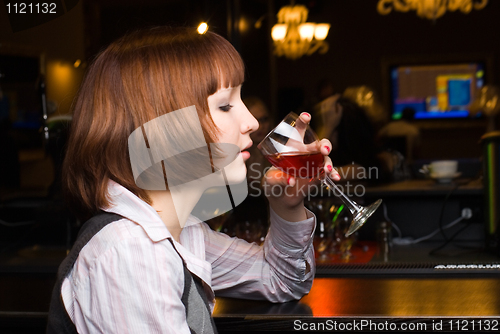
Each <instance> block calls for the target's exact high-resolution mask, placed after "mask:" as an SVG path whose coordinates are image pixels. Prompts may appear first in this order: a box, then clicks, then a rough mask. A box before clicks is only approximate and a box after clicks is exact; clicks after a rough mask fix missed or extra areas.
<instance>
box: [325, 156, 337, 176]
mask: <svg viewBox="0 0 500 334" xmlns="http://www.w3.org/2000/svg"><path fill="white" fill-rule="evenodd" d="M324 168H325V173H326V175H328V176H329V177H330V178H331V179H333V180H335V181H340V174H339V173H338V172H337V170H336V169H335V168H334V167H333V163H332V159H330V158H329V157H325V167H324Z"/></svg>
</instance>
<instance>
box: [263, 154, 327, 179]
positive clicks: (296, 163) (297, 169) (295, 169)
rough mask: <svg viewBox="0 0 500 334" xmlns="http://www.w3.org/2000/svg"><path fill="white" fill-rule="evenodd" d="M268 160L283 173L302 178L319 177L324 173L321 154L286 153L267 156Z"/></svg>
mask: <svg viewBox="0 0 500 334" xmlns="http://www.w3.org/2000/svg"><path fill="white" fill-rule="evenodd" d="M266 158H267V160H269V162H270V163H271V164H272V165H273V166H274V167H276V168H279V169H280V170H282V171H283V172H285V173H287V174H290V175H293V176H297V177H302V178H312V177H317V176H319V175H320V174H321V173H322V172H323V165H324V157H323V155H322V154H321V153H320V152H286V153H276V154H272V155H266Z"/></svg>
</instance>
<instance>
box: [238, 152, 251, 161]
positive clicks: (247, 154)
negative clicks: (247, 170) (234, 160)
mask: <svg viewBox="0 0 500 334" xmlns="http://www.w3.org/2000/svg"><path fill="white" fill-rule="evenodd" d="M240 154H241V156H242V157H243V160H248V158H250V152H248V151H241V152H240Z"/></svg>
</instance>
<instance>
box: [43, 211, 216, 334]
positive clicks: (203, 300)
mask: <svg viewBox="0 0 500 334" xmlns="http://www.w3.org/2000/svg"><path fill="white" fill-rule="evenodd" d="M121 218H123V217H122V216H120V215H117V214H114V213H108V212H102V213H100V214H98V215H96V216H94V217H93V218H91V219H90V220H88V221H87V222H86V223H85V224H84V225H83V226H82V228H81V229H80V232H79V233H78V237H77V239H76V242H75V244H74V245H73V247H72V248H71V251H70V252H69V254H68V255H67V256H66V258H65V259H64V260H63V262H62V263H61V265H60V266H59V270H58V271H57V281H56V285H55V287H54V290H53V291H52V299H51V302H50V309H49V318H48V324H47V334H65V333H77V331H76V327H75V324H73V322H72V321H71V318H70V317H69V315H68V313H67V312H66V308H65V307H64V303H63V300H62V296H61V287H62V283H63V281H64V279H65V278H66V277H67V276H68V275H69V273H70V271H71V269H72V268H73V265H74V264H75V262H76V259H77V258H78V255H79V254H80V251H81V249H82V248H83V247H84V246H85V245H86V244H87V243H88V242H89V241H90V239H92V237H93V236H94V235H95V234H96V233H98V232H99V231H100V230H101V229H102V228H103V227H105V226H106V225H108V224H110V223H112V222H114V221H117V220H119V219H121ZM169 240H170V239H169ZM171 243H172V247H174V244H173V242H172V241H171ZM174 249H175V247H174ZM175 251H176V252H177V249H175ZM179 256H180V255H179ZM182 262H183V264H184V266H183V267H184V291H183V294H182V298H181V300H182V303H183V304H184V306H185V309H186V319H187V323H188V326H189V329H190V330H191V333H195V334H202V333H203V334H205V333H206V334H212V333H214V334H216V333H217V329H216V328H215V323H214V321H213V318H212V317H211V314H210V307H209V305H208V299H207V295H206V294H205V292H204V290H203V285H202V284H203V283H202V281H201V279H199V278H198V277H196V276H194V275H192V274H191V272H190V271H189V270H188V269H187V267H186V263H185V262H184V259H183V260H182ZM165 321H168V320H167V319H165Z"/></svg>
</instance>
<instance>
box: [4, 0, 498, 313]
mask: <svg viewBox="0 0 500 334" xmlns="http://www.w3.org/2000/svg"><path fill="white" fill-rule="evenodd" d="M54 3H55V4H57V6H58V7H57V8H60V9H62V10H63V11H62V12H59V13H61V15H57V16H55V18H53V19H51V20H49V19H47V17H45V16H40V15H39V16H38V17H37V18H36V20H41V21H36V20H35V19H34V20H35V21H29V20H30V19H29V17H28V18H21V19H20V18H19V16H16V17H14V16H12V15H8V13H9V11H13V10H14V7H8V1H7V0H5V1H4V3H3V4H2V7H1V8H0V219H1V221H2V225H1V226H0V260H1V262H0V263H1V264H2V266H1V268H2V272H3V273H9V272H16V273H19V272H25V273H27V272H29V273H33V272H37V273H38V274H40V275H42V276H43V273H46V274H47V277H46V279H47V280H46V282H48V283H40V284H46V285H47V286H50V284H51V283H50V282H51V279H52V277H53V274H54V273H55V270H56V268H57V266H58V264H59V262H60V260H61V257H62V256H64V254H65V252H66V249H68V248H69V247H70V246H71V243H72V241H73V240H74V236H75V234H76V231H77V230H78V227H79V222H75V220H74V219H73V218H72V215H71V213H69V212H68V211H67V210H66V208H65V205H64V201H63V198H61V195H60V192H59V186H58V178H59V177H60V166H61V162H62V159H63V157H64V145H65V140H66V137H67V133H68V129H69V125H70V124H71V112H70V110H71V104H72V102H73V98H74V96H75V94H76V92H77V91H78V88H79V85H80V83H81V80H82V78H83V76H84V73H85V69H86V67H87V66H88V65H89V64H90V63H91V62H92V59H93V58H94V57H95V56H96V54H97V53H98V52H99V51H100V50H102V49H103V48H104V47H106V46H107V45H108V44H109V43H110V42H112V41H113V40H115V39H116V38H118V37H120V36H121V35H123V34H124V33H126V32H128V31H131V30H134V29H137V28H142V27H148V26H156V25H174V26H191V27H193V29H196V28H197V27H198V26H199V25H200V24H201V23H202V22H205V23H206V24H207V25H208V30H210V31H213V32H216V33H218V34H220V35H222V36H224V37H226V38H227V39H228V40H229V41H230V42H231V43H232V44H233V45H234V46H235V48H236V49H237V50H238V51H239V52H240V54H241V56H242V58H243V60H244V62H245V65H246V80H245V84H244V85H243V89H242V94H243V98H245V99H246V98H258V99H259V100H260V102H261V103H262V104H263V105H264V106H265V109H266V110H267V112H266V115H267V116H266V119H265V120H264V121H265V122H269V123H270V124H276V122H277V121H278V120H280V119H281V118H282V117H283V116H284V115H286V114H287V113H288V112H290V111H296V112H301V111H309V112H311V113H313V114H317V115H315V116H317V118H316V119H317V121H316V122H317V123H316V124H315V127H317V129H318V130H319V129H320V127H321V124H322V122H320V121H319V120H320V119H321V118H320V116H321V111H318V103H319V102H321V101H324V100H325V99H326V98H328V97H331V96H335V95H336V94H341V95H342V97H343V98H346V99H349V100H350V101H353V102H354V103H355V104H356V105H357V106H358V107H361V108H362V110H363V111H362V113H364V115H365V116H363V117H364V119H367V120H368V121H369V125H368V128H369V131H371V132H370V133H373V135H372V136H370V137H368V139H366V140H365V142H364V144H366V145H364V144H363V143H361V146H367V145H368V146H370V145H373V146H377V149H378V150H380V151H388V152H390V156H389V159H390V160H391V161H392V162H393V163H392V165H391V167H390V168H389V169H388V173H387V177H386V178H385V179H383V180H380V181H381V182H375V183H376V184H373V182H367V184H368V185H367V187H368V188H367V189H368V190H367V191H366V193H365V195H364V196H359V197H360V198H358V200H360V201H361V202H362V203H364V202H370V201H372V200H375V199H376V198H378V197H383V199H384V201H385V203H386V206H385V207H384V208H383V209H381V210H380V212H379V217H378V218H377V217H376V218H374V219H375V220H377V222H386V223H387V222H388V221H390V220H391V219H389V218H392V220H393V221H395V222H396V221H397V222H398V223H399V224H400V226H399V228H398V229H399V236H400V237H401V236H405V235H411V236H413V237H414V238H415V239H416V238H418V237H419V236H421V235H426V234H427V233H428V232H430V231H433V230H434V229H436V228H437V227H438V226H440V227H442V226H443V224H444V222H449V221H452V220H453V219H455V218H457V217H460V216H461V215H462V213H463V209H464V208H465V209H470V210H471V212H472V213H473V218H472V220H474V222H475V225H474V226H467V228H469V230H468V231H469V233H465V236H464V234H462V237H463V238H464V239H465V240H469V239H471V240H474V241H480V242H483V241H484V240H485V238H486V239H488V233H490V234H492V235H496V236H495V237H493V236H492V237H491V238H494V239H495V238H496V239H495V240H494V241H493V243H494V245H493V246H492V247H493V248H495V249H496V247H497V241H496V240H497V239H498V232H496V228H491V224H493V225H495V224H497V223H496V221H497V220H496V219H497V218H495V217H497V216H495V217H493V218H492V217H490V216H487V215H486V214H485V213H484V211H485V209H486V210H488V206H487V203H486V202H488V200H489V199H491V198H490V197H487V195H485V193H486V192H484V189H486V188H487V186H485V185H484V183H483V180H484V179H483V178H481V175H482V168H484V166H485V161H484V160H485V153H484V152H485V151H484V150H485V141H482V142H481V137H482V136H484V135H485V134H486V133H489V134H492V133H493V136H492V137H490V139H489V140H490V141H488V143H493V146H492V147H493V148H492V150H493V151H491V152H497V151H495V150H497V149H498V134H497V135H496V136H495V133H494V132H492V131H495V130H497V129H498V126H499V124H498V122H499V121H498V117H497V116H496V113H497V112H498V108H499V107H498V105H499V103H500V102H497V101H498V90H497V88H496V85H498V84H499V82H500V70H499V69H498V68H499V64H500V43H498V40H500V20H498V16H499V14H500V1H497V0H490V1H485V0H477V1H473V0H471V1H464V7H457V8H452V5H450V7H449V8H446V9H448V10H447V11H446V12H445V13H444V12H442V8H430V7H429V8H428V7H425V6H428V5H429V4H430V3H433V2H432V1H430V2H429V1H427V2H426V1H422V6H424V7H420V11H417V10H414V9H412V8H409V7H408V6H409V5H408V3H410V2H409V1H402V0H302V1H299V0H297V1H291V2H290V1H286V0H269V1H266V0H245V1H243V0H221V1H216V0H142V1H135V0H119V1H118V0H80V1H69V0H68V1H64V0H63V1H56V2H54ZM415 3H417V2H415ZM424 3H426V4H427V5H425V4H424ZM436 3H438V2H436ZM444 3H447V2H446V1H445V2H444ZM450 3H456V4H458V3H459V2H451V1H450ZM468 5H469V6H472V8H467V6H468ZM287 6H288V7H287ZM292 6H295V7H294V8H292ZM469 9H470V10H469ZM44 20H45V21H44ZM306 22H307V23H315V24H323V25H321V26H320V25H316V26H312V28H311V26H309V27H308V28H307V26H303V27H304V29H305V30H303V31H300V33H299V24H301V23H306ZM277 24H279V25H278V26H276V27H275V25H277ZM280 29H281V30H280ZM284 29H286V30H284ZM307 29H309V31H308V30H307ZM311 29H312V30H311ZM315 29H316V30H315ZM315 32H316V35H315ZM344 103H345V104H344ZM341 105H342V106H343V108H344V113H346V110H348V108H349V104H348V103H347V102H342V103H341ZM322 120H324V118H323V119H322ZM402 121H404V122H405V123H404V124H405V125H402V124H403V123H395V122H402ZM360 124H362V121H359V119H357V120H356V123H355V125H354V127H355V128H358V129H359V128H360V126H361V125H360ZM392 124H396V125H395V128H396V129H401V128H402V127H403V126H404V127H405V129H408V130H406V131H407V132H403V133H402V134H401V133H398V131H395V130H394V126H393V128H392V129H390V130H388V126H389V127H390V125H392ZM347 129H348V128H347ZM327 130H328V129H327ZM330 130H332V129H330ZM339 131H340V130H339ZM346 131H351V130H346ZM352 131H354V130H352ZM363 131H364V130H363ZM367 131H368V130H367ZM412 131H413V132H412ZM327 132H328V131H327ZM394 132H396V133H397V134H396V135H390V133H394ZM339 133H340V132H339ZM363 133H367V132H366V131H364V132H363ZM388 133H389V134H388ZM411 133H416V134H415V136H413V137H411ZM384 134H385V135H384ZM387 137H397V138H396V140H388V139H387ZM401 137H404V138H405V141H403V142H400V141H398V140H397V139H398V138H399V139H400V138H401ZM410 137H411V138H417V139H415V140H416V142H415V141H414V139H411V138H410ZM392 139H394V138H392ZM340 142H341V141H340V139H339V143H340ZM410 143H411V144H410ZM394 152H398V154H396V153H394ZM491 152H490V153H491ZM399 153H400V155H399ZM495 154H496V153H495ZM490 159H491V155H490ZM434 160H456V161H458V170H457V171H458V173H459V174H460V177H459V178H458V179H456V178H455V175H452V177H451V179H452V180H449V179H447V180H444V181H445V182H440V181H443V180H442V179H435V180H429V176H428V175H427V176H426V175H424V174H422V173H421V172H419V170H420V169H421V168H422V166H424V165H426V164H428V163H430V162H431V161H434ZM493 160H494V159H493ZM338 161H341V159H340V158H339V160H338ZM335 162H336V161H335V159H334V163H335ZM357 162H359V163H360V164H361V165H363V163H361V161H357ZM487 163H489V164H490V167H491V166H492V165H493V162H492V161H491V160H488V161H487ZM339 164H340V162H339ZM398 164H399V165H398ZM395 166H396V167H395ZM398 166H399V167H398ZM491 168H493V167H491ZM489 170H490V171H492V173H493V174H491V175H490V178H489V179H488V182H489V183H491V184H493V183H494V182H497V181H496V179H497V176H495V175H496V174H495V173H496V172H497V170H495V169H489ZM457 175H458V174H457ZM412 180H418V181H425V182H427V183H418V184H417V183H411V182H410V181H412ZM367 181H370V180H367ZM398 182H399V183H398ZM401 182H403V184H401ZM404 182H406V183H404ZM363 184H365V183H363ZM387 184H389V185H390V186H385V185H387ZM394 184H400V186H396V187H394ZM495 184H496V186H495V188H491V191H490V190H488V191H490V192H489V193H490V194H496V193H497V192H498V184H497V183H495ZM384 187H385V188H384ZM398 187H399V188H398ZM370 189H371V190H370ZM487 189H489V188H487ZM485 196H486V197H485ZM325 197H328V196H318V199H316V200H311V201H310V202H308V203H307V205H308V207H309V208H311V209H312V210H315V211H316V212H317V213H318V215H319V217H320V218H319V222H320V221H321V222H323V227H322V228H321V227H320V225H318V229H317V231H318V233H317V234H318V235H317V237H318V238H319V239H318V241H317V243H316V244H317V245H320V244H321V239H322V238H329V240H334V239H335V233H338V232H331V234H328V233H329V232H328V228H333V227H332V219H333V218H335V219H337V218H339V217H340V218H342V217H343V215H344V214H343V213H342V214H340V211H341V209H340V211H339V205H338V203H336V202H335V200H332V199H331V198H327V199H325ZM496 200H498V199H496ZM490 203H494V202H491V201H490ZM253 205H255V203H247V204H246V206H245V205H243V206H242V207H241V208H240V212H235V213H233V215H232V218H231V217H226V218H228V219H229V218H230V219H229V220H238V217H242V216H245V210H248V208H249V207H252V206H253ZM245 208H247V209H245ZM489 208H490V209H491V207H489ZM490 211H491V210H490ZM337 212H338V214H336V213H337ZM387 212H389V214H388V213H387ZM260 214H261V216H260V217H254V218H252V219H253V220H254V222H249V221H248V220H247V221H245V222H244V224H246V225H248V226H250V225H255V221H258V222H259V226H260V225H262V224H264V225H265V222H264V221H265V220H266V214H267V212H261V213H260ZM490 214H491V212H490ZM495 214H496V213H495ZM228 216H229V215H228ZM257 216H258V214H257ZM389 216H390V217H389ZM226 218H224V219H222V221H221V220H220V219H219V221H217V222H215V223H214V224H216V227H215V228H216V229H219V230H224V228H223V227H221V226H222V223H224V220H225V219H226ZM340 218H339V219H340ZM342 219H343V218H342ZM346 219H347V218H346ZM488 219H490V220H488ZM492 219H493V220H492ZM229 220H228V221H229ZM339 221H340V220H339ZM492 221H493V223H491V222H492ZM263 222H264V223H263ZM490 223H491V224H490ZM339 224H340V223H338V224H337V225H339ZM488 224H490V225H488ZM384 226H385V225H384ZM485 226H486V228H485ZM488 226H489V227H488ZM495 226H496V225H495ZM381 228H382V229H383V228H384V227H383V226H382V227H381V226H380V224H376V223H375V222H373V223H372V224H371V227H368V224H367V228H366V229H364V232H360V235H358V236H357V238H358V240H368V241H377V240H378V239H377V238H378V237H377V235H378V234H377V233H379V232H380V229H381ZM488 228H489V230H488ZM225 229H226V230H225V231H226V232H228V233H229V234H232V235H238V236H242V237H244V236H245V231H246V232H248V229H246V230H245V228H244V227H243V229H242V228H241V227H238V228H233V229H232V230H227V227H225ZM260 230H264V231H265V226H264V227H263V228H261V229H260ZM260 230H259V231H260ZM263 233H264V232H262V231H261V232H258V233H257V235H252V236H250V237H249V238H250V239H251V240H252V241H257V242H259V240H261V238H262V234H263ZM321 233H322V234H321ZM332 233H333V234H332ZM393 233H395V232H394V230H393ZM485 233H486V235H485ZM495 233H496V234H495ZM450 234H452V233H451V232H450ZM328 235H330V236H329V237H327V236H328ZM436 238H438V239H436ZM434 239H435V240H438V241H443V240H445V241H447V240H448V238H447V237H446V236H444V239H443V238H441V239H439V235H438V236H436V237H435V238H434ZM339 242H340V241H339ZM367 245H368V246H369V244H366V245H363V247H365V246H366V247H368V246H367ZM318 247H319V246H318ZM331 247H333V246H331ZM335 247H338V246H335ZM363 249H365V251H366V248H363ZM337 251H338V249H337ZM40 254H42V255H41V256H40ZM365 255H366V254H365ZM365 255H363V256H365ZM366 257H367V255H366V256H365V257H364V258H366ZM359 258H360V256H359V254H358V259H359ZM370 259H371V258H370V257H368V260H370ZM7 276H8V275H7ZM7 276H6V275H4V276H2V277H7ZM16 277H17V276H16ZM5 279H7V278H5ZM16 279H19V277H18V278H16ZM0 283H1V282H0ZM34 288H35V287H33V289H34ZM2 293H3V292H2V284H0V295H1V294H2ZM45 297H46V296H45ZM45 297H44V296H42V297H40V300H42V302H41V304H40V306H39V307H38V310H44V309H45V307H46V305H45V304H43V303H45V299H44V298H45ZM2 300H3V301H2ZM2 303H3V304H2ZM13 303H14V304H15V302H13V301H12V300H10V301H7V300H6V299H3V298H0V309H3V310H11V309H13V308H14V309H15V307H14V306H13V305H14V304H13ZM32 305H33V304H32ZM34 309H37V307H36V306H35V307H34Z"/></svg>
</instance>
